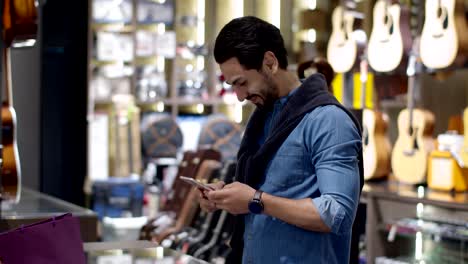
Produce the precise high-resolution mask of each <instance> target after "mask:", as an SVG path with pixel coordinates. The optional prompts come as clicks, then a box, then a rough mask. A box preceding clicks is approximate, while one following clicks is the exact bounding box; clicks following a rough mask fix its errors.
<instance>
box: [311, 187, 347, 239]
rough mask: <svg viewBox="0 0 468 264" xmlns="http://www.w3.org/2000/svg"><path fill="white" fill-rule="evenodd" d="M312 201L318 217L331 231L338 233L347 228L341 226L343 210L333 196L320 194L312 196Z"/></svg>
mask: <svg viewBox="0 0 468 264" xmlns="http://www.w3.org/2000/svg"><path fill="white" fill-rule="evenodd" d="M312 202H313V203H314V204H315V207H316V208H317V210H318V212H319V214H320V218H321V219H322V221H323V222H324V223H325V224H326V225H327V226H328V227H329V228H330V229H331V232H332V233H334V234H337V235H339V234H342V233H344V231H346V230H347V229H348V228H342V227H341V225H342V222H343V219H344V218H345V211H344V209H343V208H342V207H341V206H340V204H339V203H337V202H336V201H335V200H334V199H333V198H331V197H326V195H322V196H320V197H317V198H313V199H312Z"/></svg>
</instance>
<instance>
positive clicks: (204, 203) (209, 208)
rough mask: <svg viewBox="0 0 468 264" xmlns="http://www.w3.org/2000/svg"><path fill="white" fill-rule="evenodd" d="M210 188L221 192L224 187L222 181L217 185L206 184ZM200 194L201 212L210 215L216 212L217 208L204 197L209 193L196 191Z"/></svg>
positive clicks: (200, 190)
mask: <svg viewBox="0 0 468 264" xmlns="http://www.w3.org/2000/svg"><path fill="white" fill-rule="evenodd" d="M208 185H209V186H210V187H212V188H213V189H214V190H221V189H222V188H223V187H224V185H226V184H225V183H224V182H223V181H219V182H217V183H211V184H208ZM198 191H199V192H200V207H201V209H202V210H203V211H205V212H208V213H211V212H214V211H216V210H217V209H218V208H216V204H215V203H214V202H212V201H210V200H208V198H207V197H206V194H207V193H208V192H210V191H206V190H202V189H198Z"/></svg>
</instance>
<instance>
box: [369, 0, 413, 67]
mask: <svg viewBox="0 0 468 264" xmlns="http://www.w3.org/2000/svg"><path fill="white" fill-rule="evenodd" d="M393 2H394V1H390V0H378V1H377V2H376V3H375V5H374V9H373V25H372V31H371V35H370V38H369V47H368V57H369V65H370V66H371V68H372V69H374V70H375V71H377V72H393V71H396V70H398V69H400V68H403V69H404V67H405V56H404V55H405V54H407V52H409V51H410V50H411V45H412V43H411V31H410V26H409V17H410V14H409V10H408V8H407V7H406V6H402V5H400V4H398V3H393Z"/></svg>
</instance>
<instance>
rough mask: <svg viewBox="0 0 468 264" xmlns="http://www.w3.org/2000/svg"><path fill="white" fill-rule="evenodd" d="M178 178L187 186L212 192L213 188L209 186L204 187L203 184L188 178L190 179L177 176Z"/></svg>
mask: <svg viewBox="0 0 468 264" xmlns="http://www.w3.org/2000/svg"><path fill="white" fill-rule="evenodd" d="M179 178H180V179H181V180H183V181H184V182H186V183H188V184H191V185H193V186H195V187H197V188H199V189H202V190H205V191H214V189H213V187H211V186H209V185H206V184H204V183H201V182H199V181H197V180H195V179H193V178H190V177H185V176H179Z"/></svg>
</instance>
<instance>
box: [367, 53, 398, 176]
mask: <svg viewBox="0 0 468 264" xmlns="http://www.w3.org/2000/svg"><path fill="white" fill-rule="evenodd" d="M367 73H368V65H367V58H366V56H365V55H363V56H362V58H361V63H360V77H361V103H362V129H363V130H362V146H363V147H362V148H363V149H362V152H363V158H364V179H365V180H371V179H377V178H382V177H385V176H387V175H388V174H389V173H390V153H391V146H390V141H389V140H388V137H387V136H386V133H387V127H388V123H387V119H386V117H385V116H384V114H383V113H382V112H380V111H377V110H374V109H369V108H367V107H366V85H367Z"/></svg>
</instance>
